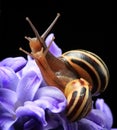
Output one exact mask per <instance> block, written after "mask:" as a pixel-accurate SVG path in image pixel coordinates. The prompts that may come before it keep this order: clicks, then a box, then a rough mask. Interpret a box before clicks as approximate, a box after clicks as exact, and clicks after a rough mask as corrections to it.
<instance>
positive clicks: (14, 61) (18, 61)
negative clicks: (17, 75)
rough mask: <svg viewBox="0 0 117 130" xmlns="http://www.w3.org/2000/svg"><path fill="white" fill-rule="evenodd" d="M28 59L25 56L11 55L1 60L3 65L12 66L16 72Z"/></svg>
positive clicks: (0, 63)
mask: <svg viewBox="0 0 117 130" xmlns="http://www.w3.org/2000/svg"><path fill="white" fill-rule="evenodd" d="M26 62H27V61H26V59H25V58H23V57H14V58H13V57H9V58H5V59H4V60H2V61H1V62H0V65H2V66H8V67H10V68H12V69H13V70H14V71H15V72H17V71H19V70H21V69H22V68H23V67H24V66H25V65H26Z"/></svg>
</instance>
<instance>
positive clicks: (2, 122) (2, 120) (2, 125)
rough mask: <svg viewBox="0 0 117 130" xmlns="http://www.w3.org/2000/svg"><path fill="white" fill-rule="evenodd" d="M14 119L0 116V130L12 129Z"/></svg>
mask: <svg viewBox="0 0 117 130" xmlns="http://www.w3.org/2000/svg"><path fill="white" fill-rule="evenodd" d="M14 122H15V120H14V119H13V118H12V117H10V116H0V130H14V128H13V124H14Z"/></svg>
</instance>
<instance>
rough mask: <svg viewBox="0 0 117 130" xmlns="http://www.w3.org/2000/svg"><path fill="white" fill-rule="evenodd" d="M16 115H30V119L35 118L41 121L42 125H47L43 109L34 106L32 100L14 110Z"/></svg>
mask: <svg viewBox="0 0 117 130" xmlns="http://www.w3.org/2000/svg"><path fill="white" fill-rule="evenodd" d="M16 116H17V117H18V118H19V117H22V116H26V117H32V119H33V118H35V119H37V120H38V121H39V122H41V123H42V125H43V126H46V125H47V122H46V120H45V112H44V110H43V109H42V108H40V107H38V106H36V104H35V103H33V102H30V103H25V104H24V106H21V107H19V108H18V109H17V110H16Z"/></svg>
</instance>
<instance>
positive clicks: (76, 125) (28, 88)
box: [0, 34, 113, 130]
mask: <svg viewBox="0 0 117 130" xmlns="http://www.w3.org/2000/svg"><path fill="white" fill-rule="evenodd" d="M52 37H53V34H50V35H49V36H48V37H47V38H46V44H47V45H48V44H49V43H50V41H51V39H52ZM50 51H51V53H52V54H53V55H54V56H56V57H58V56H60V55H61V54H62V50H61V49H60V48H59V47H58V46H57V45H56V44H55V42H54V41H53V43H52V45H51V47H50ZM66 105H67V100H66V97H65V96H64V94H63V92H61V91H60V90H59V89H58V88H56V87H55V86H48V85H47V84H46V83H45V81H44V80H43V77H42V74H41V72H40V69H39V68H38V66H37V65H36V63H35V60H34V59H33V58H32V57H30V56H27V59H24V58H23V57H15V58H11V57H9V58H6V59H4V60H2V61H1V62H0V130H112V125H113V116H112V113H111V110H110V108H109V107H108V105H107V104H106V103H105V102H104V99H97V100H96V102H95V103H94V106H93V107H92V110H91V112H90V113H89V114H88V115H87V116H86V117H85V118H82V119H81V120H78V121H75V122H72V123H71V122H70V121H68V119H67V118H66V115H65V108H66Z"/></svg>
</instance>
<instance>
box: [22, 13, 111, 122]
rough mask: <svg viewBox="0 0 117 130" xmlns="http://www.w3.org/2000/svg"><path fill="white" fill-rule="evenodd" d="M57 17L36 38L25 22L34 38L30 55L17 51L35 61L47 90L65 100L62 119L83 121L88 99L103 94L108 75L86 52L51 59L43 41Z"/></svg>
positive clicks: (36, 32)
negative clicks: (59, 93)
mask: <svg viewBox="0 0 117 130" xmlns="http://www.w3.org/2000/svg"><path fill="white" fill-rule="evenodd" d="M59 16H60V14H59V13H58V14H57V16H56V18H55V19H54V21H53V22H52V24H51V25H50V26H49V28H48V29H47V30H46V31H45V33H44V34H43V35H42V36H40V35H39V33H38V31H37V30H36V28H35V27H34V25H33V24H32V22H31V21H30V20H29V18H27V21H28V22H29V24H30V26H31V27H32V29H33V31H34V33H35V35H36V38H30V37H26V39H28V40H29V45H30V48H31V51H32V52H31V53H29V52H27V51H25V50H23V49H22V48H20V50H21V51H23V52H24V53H26V54H28V55H30V56H32V57H33V58H34V59H35V62H36V63H37V65H38V67H39V69H40V70H41V73H42V75H43V78H44V80H45V81H46V83H47V84H48V85H50V86H55V87H57V88H59V89H60V90H61V91H62V92H63V93H64V95H65V96H66V99H67V102H68V105H67V107H66V116H67V118H68V119H69V120H70V121H76V120H79V119H81V118H83V117H85V116H86V115H87V114H88V113H89V111H90V110H91V108H92V96H96V95H98V94H100V93H101V92H103V91H104V90H105V89H106V88H107V85H108V82H109V71H108V68H107V66H106V64H105V63H104V61H103V60H102V59H101V58H100V57H99V56H98V55H96V54H95V53H92V52H90V51H87V50H81V49H79V50H71V51H68V52H65V53H64V54H62V55H61V56H60V57H55V56H54V55H53V54H52V53H51V52H50V51H49V47H50V46H51V44H52V41H53V40H54V38H53V39H52V40H51V42H50V44H49V46H48V47H47V46H46V44H45V41H44V39H45V37H46V36H47V34H48V33H49V31H50V30H51V28H52V27H53V25H54V24H55V22H56V21H57V19H58V17H59Z"/></svg>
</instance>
